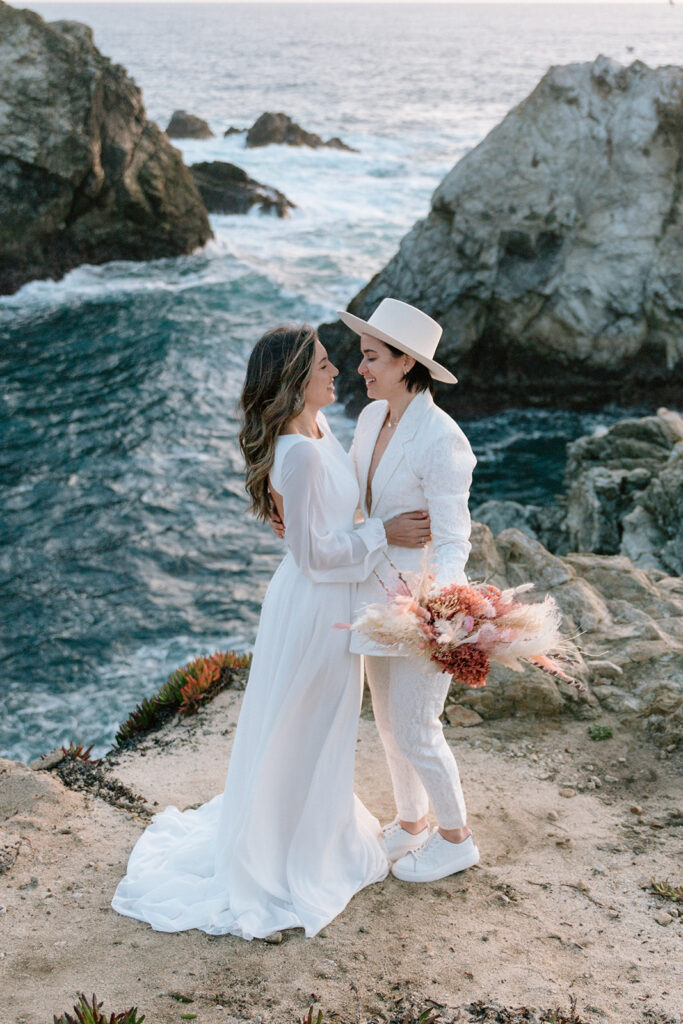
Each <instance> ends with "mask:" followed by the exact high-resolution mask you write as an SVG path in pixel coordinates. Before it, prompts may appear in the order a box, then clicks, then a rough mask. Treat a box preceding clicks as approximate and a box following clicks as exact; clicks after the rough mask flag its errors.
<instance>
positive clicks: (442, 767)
mask: <svg viewBox="0 0 683 1024" xmlns="http://www.w3.org/2000/svg"><path fill="white" fill-rule="evenodd" d="M365 671H366V673H367V677H368V684H369V686H370V693H371V695H372V709H373V712H374V715H375V722H376V723H377V728H378V730H379V735H380V738H381V740H382V744H383V746H384V751H385V753H386V756H387V761H388V762H389V771H390V772H391V781H392V784H393V787H394V797H395V800H396V807H397V809H398V816H399V819H400V820H401V821H419V820H420V818H422V817H423V816H424V815H425V814H427V812H428V810H429V804H430V802H431V805H432V809H433V811H434V814H435V816H436V819H437V821H438V823H439V825H440V826H441V828H446V829H448V828H463V827H464V826H465V823H466V815H467V812H466V809H465V798H464V796H463V792H462V785H461V783H460V773H459V772H458V766H457V764H456V761H455V758H454V756H453V753H452V751H451V748H450V747H449V746H448V744H447V742H446V738H445V737H444V734H443V728H442V726H441V722H440V720H439V716H440V714H441V712H442V711H443V705H444V701H445V699H446V695H447V693H448V687H449V684H450V681H451V678H450V676H449V675H448V673H444V672H430V671H429V669H427V670H426V671H425V668H424V664H423V662H421V661H419V660H418V659H417V658H406V657H392V658H381V657H374V656H370V655H366V657H365Z"/></svg>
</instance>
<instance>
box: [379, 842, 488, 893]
mask: <svg viewBox="0 0 683 1024" xmlns="http://www.w3.org/2000/svg"><path fill="white" fill-rule="evenodd" d="M478 862H479V850H478V849H477V847H476V846H475V845H474V839H473V838H472V834H471V833H470V835H469V836H468V837H467V839H463V841H462V842H461V843H450V842H449V841H448V840H447V839H444V838H443V836H442V835H441V834H440V832H439V830H438V829H435V830H434V832H432V834H431V836H430V837H429V839H428V840H427V842H426V843H423V845H422V846H421V847H420V848H419V849H418V850H412V851H411V852H410V853H406V855H405V857H401V859H400V860H397V861H396V863H395V864H392V866H391V870H392V873H393V874H394V875H395V876H396V878H400V879H401V881H402V882H436V880H437V879H438V878H445V877H446V875H453V874H455V873H456V871H464V870H465V868H471V867H472V866H473V865H474V864H477V863H478Z"/></svg>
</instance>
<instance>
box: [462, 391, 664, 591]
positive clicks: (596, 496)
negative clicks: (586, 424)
mask: <svg viewBox="0 0 683 1024" xmlns="http://www.w3.org/2000/svg"><path fill="white" fill-rule="evenodd" d="M474 516H475V518H477V519H480V520H482V521H483V522H485V523H486V524H487V525H488V526H489V527H490V528H491V530H492V531H493V532H494V533H495V534H497V533H499V532H500V531H501V530H504V529H505V528H506V527H508V526H514V527H517V528H519V529H521V530H522V531H523V532H525V533H526V534H528V535H529V536H532V537H534V538H536V539H537V540H540V541H541V542H542V543H543V544H544V545H545V546H546V547H547V548H549V549H550V550H551V551H553V552H554V553H555V554H567V553H568V552H570V551H577V552H582V553H586V552H594V553H596V554H603V555H616V554H621V555H627V556H628V557H629V558H630V559H631V561H632V562H633V564H634V565H635V566H636V567H638V568H642V569H654V570H658V571H660V572H663V573H666V574H669V573H670V574H672V575H675V576H683V417H681V416H680V415H679V414H678V413H676V412H673V411H671V410H670V409H659V410H658V412H657V415H656V416H643V417H641V418H640V419H624V420H620V421H619V422H618V423H615V424H614V425H613V426H612V427H610V428H609V429H608V430H599V431H597V432H596V433H594V434H590V435H588V436H586V437H580V438H578V440H576V441H572V442H571V443H570V444H568V445H567V466H566V470H565V491H564V492H563V493H562V494H561V495H560V496H559V497H558V499H557V501H556V503H555V504H554V505H551V506H548V507H542V506H538V505H520V504H518V503H517V502H512V501H487V502H485V503H484V504H483V505H480V506H479V507H478V508H476V509H475V510H474Z"/></svg>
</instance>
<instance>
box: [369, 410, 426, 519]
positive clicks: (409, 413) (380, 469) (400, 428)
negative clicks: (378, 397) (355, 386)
mask: <svg viewBox="0 0 683 1024" xmlns="http://www.w3.org/2000/svg"><path fill="white" fill-rule="evenodd" d="M425 396H426V398H427V401H429V399H431V397H432V396H431V394H430V393H429V392H428V391H427V392H418V393H417V394H416V395H415V397H414V398H412V399H411V400H410V402H409V403H408V405H407V406H406V409H405V412H404V413H403V415H402V416H401V419H400V420H399V421H398V425H397V427H396V431H395V433H394V434H393V436H392V437H391V438H390V439H389V442H388V444H387V446H386V448H385V449H384V451H383V452H382V454H381V456H380V459H379V462H378V463H377V465H376V466H375V472H374V475H373V478H372V485H371V488H370V490H371V498H372V500H371V503H370V505H368V481H369V479H370V467H371V465H372V458H373V455H374V454H375V448H376V447H377V441H378V439H379V435H380V432H381V430H382V425H383V424H384V420H385V419H386V408H385V409H384V411H383V414H382V417H381V419H380V420H379V423H378V425H377V431H376V432H375V433H374V438H373V439H372V448H371V450H370V460H369V462H368V464H367V466H368V471H367V474H366V476H365V493H364V494H363V495H362V498H363V504H364V506H365V509H366V512H367V514H368V515H372V509H373V507H376V505H377V502H378V500H379V498H380V496H381V494H382V491H383V490H384V487H385V485H386V483H387V481H388V479H389V477H390V476H391V474H392V472H393V470H394V468H395V465H394V464H395V463H396V462H397V461H400V455H399V456H397V457H396V456H395V453H396V451H397V449H398V446H399V445H400V444H403V442H404V441H405V440H406V438H407V437H412V433H411V432H410V428H411V427H414V425H415V423H416V417H417V419H418V420H419V418H420V415H421V413H423V412H424V409H423V405H424V404H425V402H424V399H425ZM385 405H386V406H387V408H388V403H387V402H385ZM413 432H414V431H413ZM404 435H405V436H404ZM397 439H398V440H397ZM387 467H389V469H388V470H387ZM385 477H386V479H385Z"/></svg>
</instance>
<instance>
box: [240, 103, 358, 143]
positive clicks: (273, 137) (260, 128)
mask: <svg viewBox="0 0 683 1024" xmlns="http://www.w3.org/2000/svg"><path fill="white" fill-rule="evenodd" d="M273 143H276V144H278V145H281V146H310V147H311V148H312V149H319V148H320V147H321V146H327V147H329V148H331V149H343V150H346V152H348V153H357V152H358V150H356V149H352V147H351V146H347V145H346V143H344V142H342V141H341V139H339V138H337V137H336V136H335V137H334V138H332V139H328V141H327V142H323V140H322V139H321V138H320V136H319V135H315V134H314V133H313V132H307V131H305V129H303V128H302V127H301V125H298V124H296V122H295V121H292V119H291V117H289V115H288V114H282V113H279V114H272V113H269V112H268V111H267V112H266V113H265V114H261V116H260V117H259V118H258V119H257V120H256V121H254V123H253V125H252V126H251V128H250V129H249V131H248V132H247V138H246V143H245V144H246V145H247V146H250V147H256V146H269V145H271V144H273Z"/></svg>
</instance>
